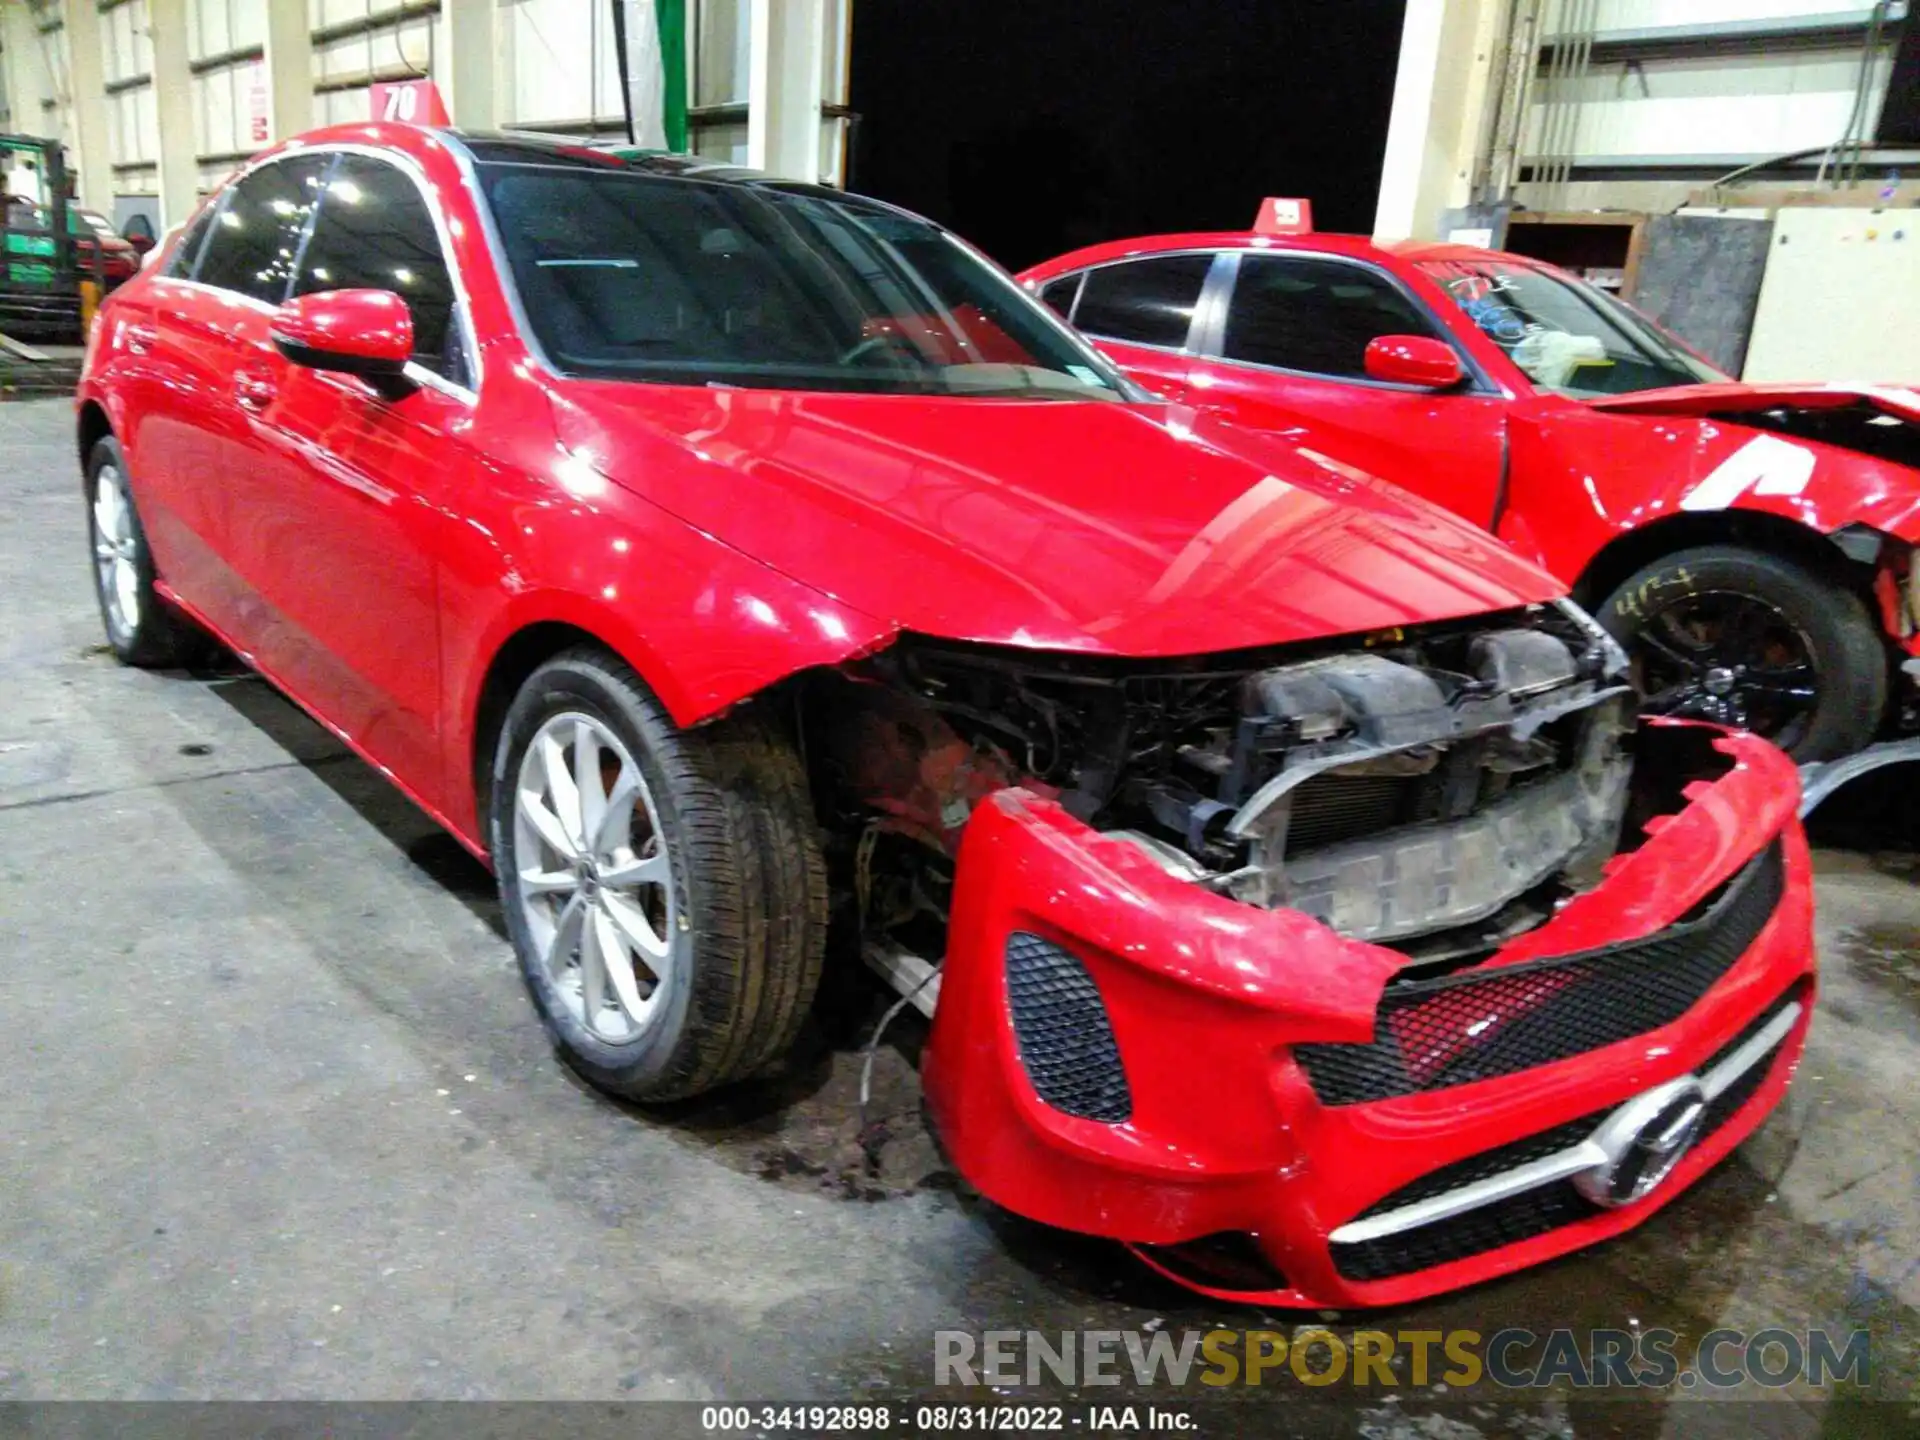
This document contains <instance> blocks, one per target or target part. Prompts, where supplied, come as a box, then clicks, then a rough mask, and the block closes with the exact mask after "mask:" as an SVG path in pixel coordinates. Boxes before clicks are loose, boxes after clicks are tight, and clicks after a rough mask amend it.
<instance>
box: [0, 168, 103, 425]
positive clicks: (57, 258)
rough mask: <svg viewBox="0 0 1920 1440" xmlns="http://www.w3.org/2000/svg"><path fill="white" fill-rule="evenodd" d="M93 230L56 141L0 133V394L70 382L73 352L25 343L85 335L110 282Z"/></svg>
mask: <svg viewBox="0 0 1920 1440" xmlns="http://www.w3.org/2000/svg"><path fill="white" fill-rule="evenodd" d="M90 235H91V231H90V230H89V229H88V228H87V226H86V222H85V221H84V220H82V219H81V217H80V213H79V211H78V209H77V208H76V206H75V205H74V199H73V186H72V183H71V180H70V178H69V176H68V173H67V163H66V156H65V154H64V152H63V151H62V149H61V146H60V142H59V141H57V140H48V139H43V138H41V137H39V136H34V135H7V134H0V396H4V395H8V394H11V395H14V396H21V395H27V394H45V393H50V392H51V393H59V392H61V391H63V390H70V389H71V388H72V385H73V377H72V372H73V371H74V370H75V369H76V365H75V363H74V362H73V361H72V359H71V358H70V357H57V356H48V355H46V354H45V353H43V352H41V351H39V350H36V349H34V348H33V346H32V345H31V344H29V343H27V342H29V341H43V342H44V341H51V342H56V343H59V342H74V341H78V340H80V339H81V338H83V337H84V334H85V330H86V325H87V323H88V322H89V321H90V320H91V319H92V316H93V307H94V306H95V305H97V304H98V303H99V299H100V297H101V296H102V295H104V294H105V293H106V289H107V279H106V274H105V271H104V256H103V251H102V247H101V246H100V245H99V244H98V243H97V242H93V241H91V240H90V238H89V237H90ZM63 358H64V363H63Z"/></svg>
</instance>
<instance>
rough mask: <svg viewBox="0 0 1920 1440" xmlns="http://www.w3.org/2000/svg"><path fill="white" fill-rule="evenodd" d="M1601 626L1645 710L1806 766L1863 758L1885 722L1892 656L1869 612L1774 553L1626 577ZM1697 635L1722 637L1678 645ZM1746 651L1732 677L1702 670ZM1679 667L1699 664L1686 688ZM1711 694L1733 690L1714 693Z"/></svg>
mask: <svg viewBox="0 0 1920 1440" xmlns="http://www.w3.org/2000/svg"><path fill="white" fill-rule="evenodd" d="M1716 607H1718V608H1717V612H1716ZM1715 613H1718V614H1719V615H1720V616H1721V617H1723V618H1722V620H1721V621H1720V622H1719V623H1720V625H1721V629H1720V630H1719V631H1718V632H1714V631H1712V628H1711V627H1712V624H1713V622H1712V621H1711V620H1709V621H1708V622H1707V624H1708V629H1707V630H1705V631H1703V630H1702V629H1701V628H1700V621H1699V618H1698V617H1701V616H1712V615H1713V614H1715ZM1598 619H1599V621H1600V623H1601V624H1602V625H1604V626H1605V627H1606V628H1607V629H1608V630H1609V631H1610V632H1611V633H1612V634H1613V636H1614V638H1616V639H1617V640H1619V641H1620V643H1621V644H1622V645H1624V646H1625V647H1626V649H1627V653H1628V654H1629V655H1630V656H1632V657H1633V661H1634V676H1635V680H1636V683H1639V684H1640V685H1641V687H1642V691H1643V695H1644V696H1645V697H1646V699H1647V701H1648V708H1650V709H1653V710H1656V711H1667V712H1670V713H1674V714H1688V715H1693V716H1696V717H1697V718H1701V719H1709V720H1719V721H1724V722H1727V723H1733V724H1744V725H1745V726H1746V728H1750V729H1753V730H1754V731H1756V732H1757V733H1759V734H1762V735H1766V736H1767V737H1768V738H1769V739H1772V740H1775V741H1777V742H1778V743H1779V744H1780V745H1781V746H1782V747H1783V748H1784V749H1785V750H1786V751H1787V753H1788V754H1790V755H1791V756H1793V758H1794V759H1795V760H1797V761H1800V762H1801V763H1803V764H1804V763H1806V762H1808V761H1812V760H1831V759H1836V758H1838V757H1840V756H1843V755H1850V754H1852V753H1853V752H1854V751H1856V750H1859V749H1860V748H1862V747H1863V746H1865V745H1866V744H1867V743H1868V742H1869V741H1871V740H1872V739H1873V737H1874V735H1875V733H1876V732H1877V731H1878V730H1879V728H1880V722H1881V719H1882V717H1883V716H1884V715H1885V714H1886V708H1887V688H1888V661H1887V652H1886V647H1885V644H1884V642H1883V641H1882V639H1881V636H1880V629H1879V626H1878V625H1877V624H1875V622H1874V620H1873V618H1872V617H1871V616H1870V615H1869V614H1868V612H1867V608H1866V606H1865V605H1863V604H1862V603H1861V601H1860V598H1859V597H1858V596H1857V595H1855V594H1854V593H1853V592H1852V591H1850V590H1848V589H1847V588H1846V587H1845V586H1843V585H1840V584H1838V583H1836V582H1835V581H1832V580H1829V579H1827V578H1826V577H1825V576H1822V575H1820V574H1818V573H1817V572H1815V571H1813V570H1811V569H1809V568H1807V567H1806V566H1804V565H1801V564H1799V563H1797V562H1795V561H1793V560H1789V559H1787V558H1785V557H1783V556H1780V555H1774V554H1769V553H1767V552H1765V551H1760V550H1749V549H1746V548H1745V547H1743V546H1738V545H1702V546H1699V547H1696V548H1694V549H1691V550H1682V551H1678V552H1676V553H1675V554H1672V555H1667V556H1664V557H1662V558H1661V559H1659V560H1656V561H1655V562H1653V563H1652V564H1651V565H1648V566H1646V567H1645V568H1644V569H1641V570H1639V571H1636V572H1635V573H1634V574H1632V575H1630V576H1628V577H1627V579H1626V580H1625V581H1624V582H1622V584H1621V585H1620V586H1619V588H1617V589H1616V590H1615V591H1614V592H1613V594H1611V595H1609V596H1608V597H1607V598H1606V600H1605V601H1603V602H1602V603H1601V606H1600V609H1599V614H1598ZM1703 633H1709V634H1711V633H1717V634H1718V635H1719V637H1720V638H1719V639H1716V640H1714V641H1712V643H1710V644H1708V645H1706V646H1704V647H1703V648H1702V649H1700V650H1697V651H1695V650H1686V649H1684V648H1682V645H1681V642H1682V640H1683V639H1684V638H1688V637H1691V638H1696V639H1697V638H1698V637H1699V636H1700V635H1701V634H1703ZM1796 651H1797V652H1799V653H1801V654H1803V655H1804V661H1803V662H1801V661H1796V660H1795V658H1794V657H1795V654H1796ZM1745 655H1751V656H1753V657H1754V659H1753V663H1752V664H1751V665H1744V666H1741V667H1739V668H1738V673H1737V674H1736V675H1735V676H1734V677H1733V678H1731V679H1730V678H1729V672H1730V671H1732V670H1734V669H1735V668H1736V667H1735V666H1733V665H1731V664H1727V663H1709V662H1713V661H1716V660H1718V661H1720V662H1726V661H1732V660H1739V659H1740V658H1741V657H1742V656H1745ZM1680 661H1687V662H1690V663H1692V664H1693V665H1695V666H1696V667H1699V666H1702V665H1704V666H1705V667H1706V668H1703V669H1697V671H1696V673H1697V675H1698V676H1699V677H1700V678H1699V679H1698V680H1697V681H1695V682H1692V683H1691V684H1689V682H1686V681H1684V680H1682V681H1679V682H1677V683H1675V679H1674V677H1676V676H1682V675H1683V674H1684V673H1685V668H1686V667H1685V666H1684V665H1682V664H1680V663H1678V662H1680ZM1712 686H1725V687H1729V688H1727V689H1725V690H1722V691H1721V693H1719V694H1717V695H1716V694H1712V693H1709V692H1710V689H1711V687H1712ZM1689 690H1690V691H1691V692H1692V693H1686V692H1688V691H1689ZM1655 691H1657V693H1651V692H1655ZM1809 691H1810V695H1809V694H1808V692H1809Z"/></svg>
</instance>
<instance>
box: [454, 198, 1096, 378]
mask: <svg viewBox="0 0 1920 1440" xmlns="http://www.w3.org/2000/svg"><path fill="white" fill-rule="evenodd" d="M480 179H481V188H482V190H483V191H484V193H485V195H486V198H487V203H488V205H489V206H490V207H491V209H492V211H493V216H494V220H495V223H496V225H497V227H498V229H499V232H500V237H501V240H502V242H503V243H504V245H505V247H506V253H507V262H508V265H509V266H510V268H511V269H512V271H513V278H514V281H515V283H516V284H517V285H518V287H519V291H520V298H521V302H522V308H523V309H524V310H525V312H526V315H527V318H528V323H529V324H530V325H531V326H532V328H533V331H534V333H535V335H536V336H537V337H538V339H539V342H540V345H541V347H542V348H543V349H544V350H545V351H546V353H547V355H548V357H549V358H550V359H551V360H552V361H553V363H554V364H555V365H557V366H559V367H560V368H561V369H562V370H565V371H568V372H570V373H573V374H579V375H590V376H597V377H604V378H611V379H622V380H650V381H658V382H667V383H673V384H682V385H687V384H691V385H701V384H708V385H753V386H768V387H777V388H781V389H798V390H858V391H868V392H879V393H887V394H916V395H923V394H924V395H976V396H985V395H1016V396H1022V397H1030V398H1031V397H1041V398H1060V399H1104V400H1114V399H1120V398H1124V397H1126V396H1127V394H1128V391H1127V389H1126V385H1125V382H1124V381H1123V380H1121V379H1120V378H1119V376H1118V375H1117V374H1116V373H1115V372H1114V370H1113V369H1112V368H1111V367H1110V366H1109V365H1108V364H1107V362H1106V361H1104V360H1102V359H1101V358H1100V357H1099V356H1098V355H1096V354H1095V353H1094V352H1093V351H1092V350H1090V349H1089V348H1088V347H1087V346H1086V344H1085V343H1084V342H1082V341H1081V340H1079V339H1078V338H1077V337H1076V336H1074V335H1073V334H1072V332H1070V331H1068V330H1067V329H1066V328H1065V327H1064V326H1062V325H1061V324H1060V323H1059V322H1057V321H1056V320H1054V319H1053V318H1052V317H1051V315H1050V314H1049V313H1048V312H1047V311H1046V310H1044V309H1043V308H1042V307H1041V306H1040V305H1039V304H1037V303H1036V302H1035V301H1033V300H1032V299H1030V298H1029V297H1028V296H1027V295H1026V294H1025V292H1023V291H1022V290H1021V289H1020V288H1019V286H1017V285H1016V284H1014V283H1013V281H1011V280H1010V279H1008V278H1007V277H1006V276H1005V275H1003V274H1001V273H1000V272H999V271H998V270H996V269H995V268H994V267H993V266H992V265H990V264H988V263H987V262H986V261H984V260H982V259H981V258H980V257H979V256H978V255H976V254H974V253H973V252H972V251H971V250H969V249H967V248H966V247H965V246H963V245H962V244H960V243H959V242H958V241H956V240H955V239H954V238H953V237H952V236H950V235H948V234H947V233H946V232H945V231H943V230H941V229H940V228H939V227H938V226H936V225H933V224H930V223H929V222H927V221H924V220H919V219H915V218H913V217H911V216H907V215H903V214H900V213H899V212H896V211H894V210H891V209H888V208H887V207H885V206H882V205H877V204H874V203H872V202H870V201H864V200H860V199H858V198H855V197H853V196H843V195H838V194H835V193H833V192H827V191H821V190H817V189H811V188H797V187H796V188H791V189H780V188H775V187H774V186H771V185H764V184H739V183H729V182H715V181H708V180H700V179H698V178H680V177H671V176H661V175H649V174H636V173H634V172H632V171H627V170H621V169H611V168H609V169H604V170H603V169H598V168H594V169H585V168H564V169H563V168H559V167H548V166H542V165H515V164H493V163H490V164H484V165H482V166H480Z"/></svg>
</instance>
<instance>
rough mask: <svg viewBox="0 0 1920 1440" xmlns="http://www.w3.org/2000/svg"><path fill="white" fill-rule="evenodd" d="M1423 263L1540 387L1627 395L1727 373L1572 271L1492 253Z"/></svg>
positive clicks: (1721, 377) (1573, 392) (1717, 378)
mask: <svg viewBox="0 0 1920 1440" xmlns="http://www.w3.org/2000/svg"><path fill="white" fill-rule="evenodd" d="M1420 268H1421V269H1422V270H1424V271H1426V273H1427V274H1428V275H1429V276H1431V277H1432V278H1433V279H1434V281H1435V282H1436V283H1438V284H1439V286H1440V288H1441V289H1443V290H1445V291H1446V292H1447V294H1448V295H1449V296H1451V297H1452V299H1453V302H1454V303H1455V304H1456V305H1458V306H1459V307H1460V308H1461V309H1462V310H1463V311H1465V312H1466V315H1467V318H1468V319H1470V320H1472V321H1473V323H1474V324H1475V325H1477V326H1479V327H1480V330H1481V332H1482V333H1483V334H1484V335H1486V336H1487V338H1488V339H1490V340H1492V341H1493V342H1494V344H1496V345H1498V346H1499V347H1500V348H1501V349H1503V350H1505V351H1506V352H1507V354H1508V355H1509V356H1511V357H1512V359H1513V363H1514V364H1515V365H1518V366H1519V367H1520V369H1521V370H1522V371H1524V372H1525V373H1526V376H1527V378H1528V379H1530V380H1532V381H1533V383H1534V384H1536V385H1538V386H1540V387H1541V388H1542V389H1545V390H1556V391H1558V392H1559V393H1561V394H1562V395H1572V396H1576V397H1578V396H1582V395H1625V394H1627V393H1629V392H1631V391H1634V390H1657V389H1660V388H1662V387H1664V386H1668V385H1698V384H1701V383H1703V382H1708V381H1723V380H1725V379H1727V377H1726V376H1725V375H1722V374H1721V373H1720V372H1719V371H1718V370H1715V369H1714V368H1713V367H1712V366H1711V365H1709V364H1707V363H1706V361H1704V360H1700V359H1697V358H1696V357H1695V356H1693V355H1690V354H1688V353H1687V351H1685V350H1684V349H1682V348H1681V347H1680V346H1679V345H1677V344H1675V343H1674V342H1673V341H1672V340H1671V339H1669V338H1668V337H1667V336H1666V335H1664V334H1662V333H1661V332H1660V331H1659V330H1658V329H1656V328H1655V327H1654V326H1652V325H1651V324H1649V323H1648V322H1647V321H1645V320H1643V319H1641V318H1640V316H1638V315H1637V314H1635V313H1634V312H1633V311H1632V310H1630V309H1629V308H1628V307H1627V306H1625V305H1622V304H1621V303H1620V302H1619V301H1618V300H1615V299H1614V298H1613V297H1612V296H1611V295H1608V294H1606V293H1604V292H1603V291H1600V290H1597V289H1595V288H1594V287H1593V286H1591V285H1589V284H1587V283H1586V282H1585V281H1584V280H1576V279H1575V278H1574V277H1573V276H1571V275H1564V274H1558V273H1556V272H1554V271H1550V270H1539V269H1536V268H1534V267H1533V266H1531V265H1516V264H1513V263H1511V262H1502V261H1500V260H1497V259H1492V258H1489V259H1487V260H1429V261H1425V262H1422V264H1421V266H1420Z"/></svg>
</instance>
